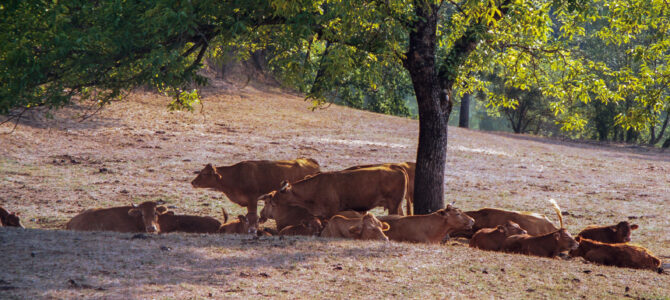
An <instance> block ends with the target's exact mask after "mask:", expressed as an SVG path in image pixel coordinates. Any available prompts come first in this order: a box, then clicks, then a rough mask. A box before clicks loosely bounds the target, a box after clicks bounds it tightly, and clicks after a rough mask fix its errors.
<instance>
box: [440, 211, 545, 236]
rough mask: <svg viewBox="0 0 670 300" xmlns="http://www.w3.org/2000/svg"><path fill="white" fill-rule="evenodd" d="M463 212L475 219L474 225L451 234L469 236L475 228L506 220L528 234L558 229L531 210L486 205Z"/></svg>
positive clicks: (501, 222)
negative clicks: (511, 209)
mask: <svg viewBox="0 0 670 300" xmlns="http://www.w3.org/2000/svg"><path fill="white" fill-rule="evenodd" d="M465 214H467V215H468V216H470V217H471V218H473V219H475V225H473V226H472V230H468V231H459V232H455V233H453V234H452V236H459V237H467V238H470V237H472V235H473V234H474V233H475V232H477V230H480V229H482V228H495V227H496V226H498V225H505V223H507V221H512V222H514V223H517V224H519V226H521V228H523V229H524V230H526V231H528V234H530V235H543V234H547V233H550V232H554V231H556V230H557V229H558V228H556V226H554V224H552V223H551V221H549V219H547V217H545V216H544V215H541V214H537V213H532V212H525V211H523V212H522V211H510V210H502V209H497V208H488V207H487V208H482V209H480V210H474V211H466V212H465Z"/></svg>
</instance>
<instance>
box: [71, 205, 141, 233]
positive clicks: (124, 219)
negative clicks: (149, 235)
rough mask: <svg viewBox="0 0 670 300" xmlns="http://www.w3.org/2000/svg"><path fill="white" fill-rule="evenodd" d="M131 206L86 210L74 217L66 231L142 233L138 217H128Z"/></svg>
mask: <svg viewBox="0 0 670 300" xmlns="http://www.w3.org/2000/svg"><path fill="white" fill-rule="evenodd" d="M130 209H132V207H131V206H121V207H113V208H96V209H88V210H85V211H83V212H81V213H80V214H78V215H76V216H74V217H73V218H72V219H70V221H69V222H68V223H67V224H66V226H65V227H66V229H69V230H78V231H117V232H143V231H145V230H144V225H143V223H142V219H141V218H140V217H133V216H130V215H128V211H129V210H130Z"/></svg>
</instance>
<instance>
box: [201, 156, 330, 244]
mask: <svg viewBox="0 0 670 300" xmlns="http://www.w3.org/2000/svg"><path fill="white" fill-rule="evenodd" d="M317 172H319V163H317V162H316V161H315V160H313V159H311V158H298V159H295V160H280V161H268V160H249V161H243V162H239V163H237V164H234V165H232V166H223V167H216V168H214V167H212V165H211V164H208V165H207V166H205V168H204V169H202V170H201V171H200V172H199V173H198V176H197V177H196V178H195V179H193V181H192V182H191V185H193V187H196V188H209V189H214V190H217V191H220V192H223V193H224V194H226V197H228V199H230V201H232V202H234V203H237V204H239V205H241V206H243V207H246V208H247V211H248V213H247V219H249V221H250V223H251V226H250V227H249V229H250V231H251V232H252V233H253V232H254V231H255V230H256V227H257V223H258V211H257V210H258V208H257V199H258V197H259V196H261V195H263V194H265V193H268V192H271V191H273V190H274V189H276V188H277V186H278V185H279V184H280V183H281V182H282V180H290V181H296V180H299V179H302V178H304V177H305V176H307V175H309V174H313V173H317Z"/></svg>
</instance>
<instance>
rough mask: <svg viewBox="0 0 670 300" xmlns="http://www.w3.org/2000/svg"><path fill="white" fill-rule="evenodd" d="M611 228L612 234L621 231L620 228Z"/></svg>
mask: <svg viewBox="0 0 670 300" xmlns="http://www.w3.org/2000/svg"><path fill="white" fill-rule="evenodd" d="M610 228H612V232H617V231H619V228H616V227H610Z"/></svg>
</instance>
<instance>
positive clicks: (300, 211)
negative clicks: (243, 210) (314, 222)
mask: <svg viewBox="0 0 670 300" xmlns="http://www.w3.org/2000/svg"><path fill="white" fill-rule="evenodd" d="M311 218H312V215H310V214H309V212H307V210H306V209H304V208H302V207H297V206H290V205H281V204H278V203H274V202H271V201H265V205H264V206H263V209H261V218H260V219H259V223H264V222H265V221H267V219H274V220H275V223H276V224H277V230H282V229H284V228H285V227H287V226H291V225H294V226H301V225H302V224H303V222H305V221H306V222H309V220H310V219H311Z"/></svg>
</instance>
